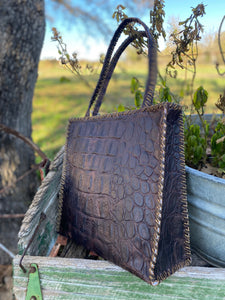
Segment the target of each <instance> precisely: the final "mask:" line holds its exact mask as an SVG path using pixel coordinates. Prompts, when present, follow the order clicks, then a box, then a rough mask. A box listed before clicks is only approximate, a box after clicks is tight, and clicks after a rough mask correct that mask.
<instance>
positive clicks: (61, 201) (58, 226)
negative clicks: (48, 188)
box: [56, 123, 70, 232]
mask: <svg viewBox="0 0 225 300" xmlns="http://www.w3.org/2000/svg"><path fill="white" fill-rule="evenodd" d="M69 130H70V123H69V125H68V127H67V133H66V144H65V152H64V157H63V167H62V176H61V181H60V190H59V203H58V215H57V218H56V231H57V232H59V231H60V224H61V218H62V210H63V197H64V186H65V180H66V169H67V148H68V136H69Z"/></svg>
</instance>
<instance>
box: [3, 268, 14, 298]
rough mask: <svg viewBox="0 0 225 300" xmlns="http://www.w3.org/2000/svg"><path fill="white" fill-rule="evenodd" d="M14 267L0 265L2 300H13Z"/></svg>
mask: <svg viewBox="0 0 225 300" xmlns="http://www.w3.org/2000/svg"><path fill="white" fill-rule="evenodd" d="M12 290H13V278H12V265H0V300H13V299H15V298H14V297H13V292H12Z"/></svg>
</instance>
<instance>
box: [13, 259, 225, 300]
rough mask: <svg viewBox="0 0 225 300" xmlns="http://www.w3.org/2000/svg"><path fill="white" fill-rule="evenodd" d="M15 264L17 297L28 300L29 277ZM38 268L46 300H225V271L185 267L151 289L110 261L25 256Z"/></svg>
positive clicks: (16, 261)
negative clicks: (26, 297) (26, 295)
mask: <svg viewBox="0 0 225 300" xmlns="http://www.w3.org/2000/svg"><path fill="white" fill-rule="evenodd" d="M19 259H20V256H17V257H16V258H15V259H14V261H13V265H14V293H15V295H16V299H18V300H22V299H25V294H26V288H27V281H28V275H27V274H24V273H23V272H22V271H21V270H20V268H19ZM30 263H37V264H38V266H39V272H40V279H41V287H42V292H43V297H44V299H45V300H50V299H51V300H52V299H64V300H67V299H68V300H70V299H106V298H107V299H150V298H151V299H196V300H201V299H202V300H203V299H204V300H205V299H210V300H211V299H225V269H218V268H205V267H204V268H203V267H185V268H183V269H181V270H180V271H178V272H176V273H175V274H174V275H173V276H171V277H169V278H168V279H166V280H165V281H163V282H162V283H161V284H160V285H159V286H156V287H152V286H150V285H148V284H147V283H145V282H144V281H142V280H141V279H139V278H138V277H136V276H134V275H132V274H130V273H129V272H127V271H125V270H123V269H121V268H120V267H118V266H115V265H113V264H111V263H109V262H107V261H94V260H85V259H72V258H71V259H68V258H65V259H62V258H49V257H36V256H35V257H34V256H26V257H25V258H24V265H25V266H26V267H29V265H30Z"/></svg>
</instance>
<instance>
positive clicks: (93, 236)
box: [58, 18, 190, 285]
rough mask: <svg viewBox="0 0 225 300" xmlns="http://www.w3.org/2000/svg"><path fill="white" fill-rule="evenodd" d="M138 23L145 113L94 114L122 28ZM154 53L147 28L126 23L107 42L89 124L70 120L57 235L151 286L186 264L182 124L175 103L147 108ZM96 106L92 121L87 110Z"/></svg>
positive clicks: (150, 98) (153, 76) (154, 71)
mask: <svg viewBox="0 0 225 300" xmlns="http://www.w3.org/2000/svg"><path fill="white" fill-rule="evenodd" d="M131 22H132V23H134V22H137V23H139V24H141V25H142V26H143V27H144V30H145V31H144V32H139V34H140V35H142V36H146V37H147V40H148V64H149V75H148V78H147V83H146V89H145V95H144V100H143V105H142V108H141V109H139V110H132V111H128V112H123V113H113V114H107V115H97V114H98V111H99V107H100V105H101V103H102V98H103V96H104V93H105V90H106V87H107V85H108V82H109V79H110V78H111V75H112V73H113V70H114V67H115V65H116V62H117V60H118V58H119V56H120V54H121V53H122V52H123V50H124V49H125V48H126V47H127V45H129V44H130V43H131V42H132V41H133V40H134V38H136V37H135V36H132V37H128V38H127V39H126V40H125V41H124V42H123V43H122V45H121V46H120V47H119V48H118V50H117V51H116V53H115V55H114V56H113V58H111V57H112V52H113V49H114V47H115V45H116V43H117V41H118V38H119V36H120V34H121V33H122V31H123V29H124V28H125V26H127V24H129V23H131ZM156 53H157V49H156V46H155V43H154V40H153V38H152V36H151V34H150V32H149V29H148V27H147V26H146V25H145V24H144V23H143V22H142V21H141V20H139V19H137V18H128V19H126V20H124V21H123V22H122V23H121V24H120V26H119V27H118V29H117V30H116V32H115V35H114V37H113V39H112V41H111V43H110V46H109V49H108V52H107V54H106V57H105V62H104V65H103V68H102V72H101V75H100V79H99V81H98V84H97V86H96V89H95V91H94V94H93V96H92V99H91V101H90V104H89V107H88V110H87V113H86V117H84V118H77V119H71V120H70V121H69V125H68V131H67V141H66V152H65V157H64V166H63V175H62V181H61V192H60V201H59V216H58V230H59V233H60V234H62V235H64V236H67V237H68V238H71V239H73V240H74V241H76V243H78V244H82V245H83V246H84V247H86V248H87V249H89V250H92V251H94V252H96V253H97V254H98V255H99V256H101V257H102V258H104V259H107V260H109V261H111V262H113V263H115V264H117V265H119V266H121V267H122V268H124V269H126V270H128V271H130V272H132V273H133V274H135V275H136V276H139V277H140V278H142V279H143V280H145V281H146V282H148V283H150V284H152V285H156V284H158V283H159V282H160V281H162V280H163V279H165V278H166V277H168V276H169V275H171V274H172V273H174V272H175V271H176V270H178V269H179V268H181V267H182V266H184V265H187V264H189V262H190V244H189V221H188V210H187V198H186V179H185V161H184V137H183V118H182V110H181V107H180V106H179V105H177V104H172V103H161V104H157V105H152V101H153V95H154V88H155V83H156V77H157V64H156ZM94 102H95V103H96V104H95V107H94V112H93V116H91V117H90V116H89V114H90V108H91V107H92V105H93V104H94Z"/></svg>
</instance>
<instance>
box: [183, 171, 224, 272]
mask: <svg viewBox="0 0 225 300" xmlns="http://www.w3.org/2000/svg"><path fill="white" fill-rule="evenodd" d="M186 174H187V193H188V205H189V219H190V235H191V247H192V249H193V250H194V251H195V252H196V253H197V254H198V255H199V256H200V257H201V258H203V259H204V260H206V261H208V262H209V263H210V264H212V265H214V266H217V267H225V180H224V179H221V178H217V177H215V176H212V175H208V174H205V173H203V172H200V171H197V170H194V169H192V168H189V167H186Z"/></svg>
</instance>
